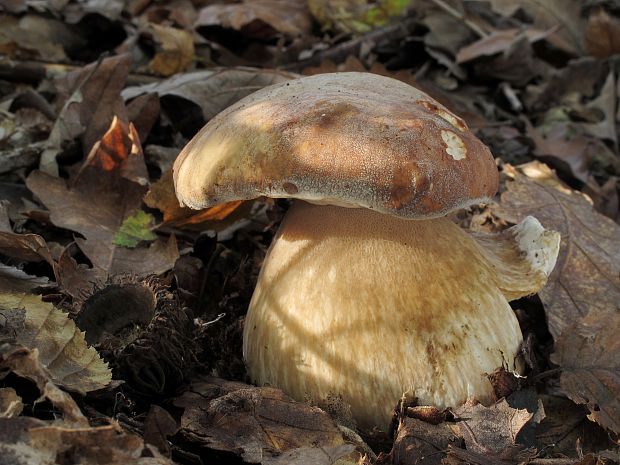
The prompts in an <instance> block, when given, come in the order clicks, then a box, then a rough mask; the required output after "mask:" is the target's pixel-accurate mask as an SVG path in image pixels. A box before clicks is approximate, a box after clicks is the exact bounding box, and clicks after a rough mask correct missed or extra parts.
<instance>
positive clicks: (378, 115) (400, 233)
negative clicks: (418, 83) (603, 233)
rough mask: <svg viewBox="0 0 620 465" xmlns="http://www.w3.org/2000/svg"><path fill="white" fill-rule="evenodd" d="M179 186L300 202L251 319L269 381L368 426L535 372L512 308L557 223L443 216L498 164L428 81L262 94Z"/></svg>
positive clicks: (254, 357)
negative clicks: (504, 225) (330, 399)
mask: <svg viewBox="0 0 620 465" xmlns="http://www.w3.org/2000/svg"><path fill="white" fill-rule="evenodd" d="M174 180H175V184H176V191H177V196H178V198H179V200H180V201H181V202H182V203H183V204H185V205H188V206H190V207H192V208H205V207H209V206H211V205H215V204H219V203H222V202H227V201H231V200H237V199H252V198H256V197H258V196H269V197H291V198H295V199H298V200H296V201H295V202H294V203H293V205H292V207H291V208H290V210H289V211H288V213H287V214H286V217H285V218H284V220H283V222H282V225H281V226H280V229H279V231H278V232H277V234H276V237H275V239H274V241H273V243H272V245H271V247H270V249H269V251H268V253H267V256H266V257H265V261H264V264H263V267H262V270H261V273H260V276H259V278H258V283H257V285H256V289H255V291H254V295H253V297H252V301H251V303H250V307H249V311H248V315H247V318H246V321H245V329H244V340H243V352H244V357H245V361H246V363H247V368H248V371H249V374H250V376H251V377H252V379H253V380H254V381H255V382H256V383H258V384H270V385H273V386H277V387H280V388H282V389H283V390H284V391H285V392H287V393H288V394H289V395H291V396H292V397H294V398H296V399H304V398H311V399H314V400H316V401H318V400H320V399H322V398H325V397H327V396H328V395H330V394H331V395H340V396H342V398H343V400H344V401H345V402H346V403H348V404H350V406H351V409H352V412H353V415H354V417H355V419H356V420H357V422H358V425H360V426H362V427H372V426H378V427H380V428H386V427H387V426H388V423H389V419H390V417H391V411H392V409H393V407H394V406H395V404H396V403H397V401H398V400H399V398H401V396H402V394H403V393H405V392H409V393H410V394H411V395H413V396H415V397H417V398H418V400H419V402H421V403H423V404H428V405H435V406H437V407H447V406H456V405H458V404H460V403H462V402H464V401H465V400H466V399H467V398H468V397H475V398H477V399H478V400H480V401H482V402H486V401H490V400H492V396H493V394H492V386H491V384H490V382H489V380H488V379H487V377H486V376H485V374H487V373H490V372H492V371H494V370H495V369H496V368H498V367H502V366H505V367H508V368H509V369H512V370H519V367H518V364H517V362H516V357H517V352H518V349H519V346H520V344H521V342H522V335H521V331H520V329H519V324H518V322H517V319H516V318H515V315H514V313H513V311H512V310H511V308H510V306H509V304H508V301H509V300H512V299H516V298H519V297H521V296H525V295H528V294H532V293H535V292H536V291H538V290H539V289H540V288H541V287H542V286H543V285H544V284H545V282H546V279H547V276H548V275H549V273H550V272H551V270H552V269H553V266H554V264H555V260H556V257H557V253H558V248H559V234H558V233H556V232H549V231H546V230H544V229H543V228H542V226H541V225H540V223H539V222H538V221H537V220H536V219H534V218H532V217H528V218H526V219H525V220H524V221H523V222H522V223H520V224H518V225H516V226H514V227H512V228H510V229H508V230H506V231H504V232H503V233H501V234H497V235H484V234H477V235H475V234H470V233H467V232H465V231H464V230H463V229H461V228H460V227H459V226H457V225H456V224H455V223H453V222H452V221H450V220H449V219H447V218H445V215H446V214H447V213H449V212H452V211H454V210H456V209H460V208H464V207H467V206H470V205H472V204H477V203H480V202H484V201H486V200H488V199H489V198H491V197H492V196H493V195H494V194H495V192H496V190H497V186H498V172H497V168H496V165H495V163H494V160H493V157H492V155H491V153H490V151H489V150H488V148H487V147H486V146H485V145H484V144H483V143H482V142H480V141H479V140H478V139H477V138H476V137H475V136H474V135H473V134H472V133H471V132H470V131H469V130H468V128H467V125H466V124H465V122H464V121H463V120H461V119H460V118H459V117H457V116H455V115H454V114H452V113H451V112H450V111H448V110H447V109H446V108H445V107H443V106H442V105H440V104H439V103H437V102H436V101H434V100H433V99H432V98H430V97H429V96H428V95H426V94H424V93H423V92H421V91H419V90H417V89H416V88H414V87H411V86H409V85H407V84H404V83H402V82H400V81H397V80H394V79H390V78H387V77H382V76H378V75H373V74H368V73H334V74H323V75H316V76H311V77H304V78H301V79H298V80H292V81H289V82H285V83H281V84H276V85H273V86H270V87H267V88H264V89H262V90H259V91H257V92H256V93H254V94H251V95H250V96H248V97H246V98H244V99H242V100H240V101H239V102H237V103H235V104H234V105H232V106H230V107H229V108H227V109H226V110H224V111H223V112H221V113H220V114H218V115H217V116H216V117H214V118H213V119H212V120H211V121H209V123H208V124H207V125H206V126H205V127H204V128H203V129H202V130H201V131H200V132H199V133H198V134H197V135H196V136H195V137H194V138H193V139H192V141H191V142H190V143H189V144H187V146H186V147H185V148H184V149H183V151H182V152H181V154H180V156H179V158H178V159H177V160H176V162H175V165H174Z"/></svg>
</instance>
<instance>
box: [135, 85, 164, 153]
mask: <svg viewBox="0 0 620 465" xmlns="http://www.w3.org/2000/svg"><path fill="white" fill-rule="evenodd" d="M160 109H161V108H160V104H159V97H158V96H157V94H143V95H140V96H139V97H136V98H135V99H133V100H131V101H130V102H129V103H127V114H128V119H129V121H130V122H131V123H132V124H133V125H134V127H135V128H136V131H138V134H139V135H140V142H141V143H142V144H144V142H145V141H146V138H147V137H148V135H149V134H150V132H151V129H152V128H153V126H154V125H155V123H156V122H157V120H158V118H159V112H160ZM145 152H147V156H148V147H147V148H145Z"/></svg>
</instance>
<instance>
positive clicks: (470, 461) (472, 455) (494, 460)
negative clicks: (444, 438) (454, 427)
mask: <svg viewBox="0 0 620 465" xmlns="http://www.w3.org/2000/svg"><path fill="white" fill-rule="evenodd" d="M537 455H538V453H537V452H536V450H535V449H524V448H523V447H521V446H512V447H508V448H507V449H504V450H503V451H501V452H490V453H489V452H487V453H480V452H476V451H471V450H465V449H461V448H459V447H455V446H453V445H449V446H448V455H447V456H446V459H445V460H444V461H443V462H442V464H443V465H517V464H519V465H521V464H527V463H529V462H530V460H532V459H534V458H536V456H537Z"/></svg>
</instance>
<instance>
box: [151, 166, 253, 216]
mask: <svg viewBox="0 0 620 465" xmlns="http://www.w3.org/2000/svg"><path fill="white" fill-rule="evenodd" d="M144 203H146V204H147V205H148V206H149V207H151V208H157V209H159V210H160V211H161V212H162V213H163V214H164V224H167V225H172V226H177V227H181V226H190V225H196V226H199V225H201V224H203V223H205V222H207V221H219V220H223V219H224V218H226V217H227V216H228V215H230V214H231V213H233V212H234V211H235V210H236V209H237V207H238V206H239V205H241V204H242V203H243V202H242V201H240V200H237V201H234V202H228V203H225V204H222V205H217V206H215V207H211V208H207V209H205V210H200V211H198V212H197V211H196V210H192V209H191V208H188V207H181V206H180V205H179V200H178V199H177V196H176V194H175V192H174V183H173V182H172V169H169V170H168V171H166V172H165V173H164V174H163V175H162V177H161V178H160V179H159V180H158V181H157V182H155V183H153V184H152V185H151V188H150V189H149V191H148V192H147V193H146V196H145V197H144Z"/></svg>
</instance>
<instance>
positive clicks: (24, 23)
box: [0, 15, 85, 63]
mask: <svg viewBox="0 0 620 465" xmlns="http://www.w3.org/2000/svg"><path fill="white" fill-rule="evenodd" d="M84 44H85V41H84V39H82V38H81V37H80V36H79V35H77V34H76V33H75V32H73V31H71V29H69V27H67V25H66V24H64V23H63V22H61V21H59V20H56V19H53V18H46V17H44V16H38V15H25V16H22V17H21V18H16V17H12V16H8V15H4V16H1V17H0V53H4V54H6V55H8V56H11V57H13V58H19V59H38V60H49V61H50V62H52V63H62V62H66V61H67V60H68V59H67V55H66V54H65V49H64V47H66V48H68V49H71V48H76V47H80V46H82V47H83V46H84ZM63 46H64V47H63Z"/></svg>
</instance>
